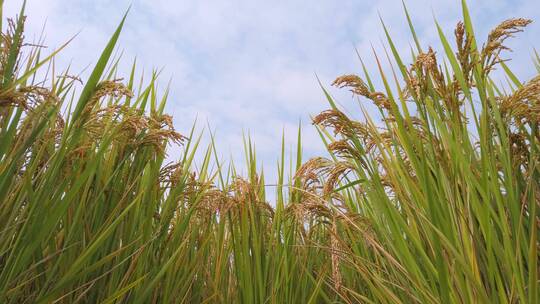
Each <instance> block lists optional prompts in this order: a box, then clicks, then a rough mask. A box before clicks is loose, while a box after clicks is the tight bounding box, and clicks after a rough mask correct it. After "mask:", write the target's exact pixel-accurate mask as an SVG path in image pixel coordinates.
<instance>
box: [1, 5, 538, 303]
mask: <svg viewBox="0 0 540 304" xmlns="http://www.w3.org/2000/svg"><path fill="white" fill-rule="evenodd" d="M405 13H406V16H407V20H409V26H410V29H411V33H412V35H413V38H414V47H415V49H414V50H412V63H411V64H405V63H404V59H403V57H402V55H403V54H399V53H398V50H397V49H396V47H395V46H394V44H393V42H392V40H391V38H390V35H389V34H388V31H387V30H386V28H385V32H386V33H387V45H388V47H389V52H388V53H387V54H386V55H387V58H388V61H389V64H390V66H391V69H392V74H391V75H386V74H385V73H384V72H383V68H382V67H381V63H380V62H379V58H378V57H377V54H375V55H374V60H375V61H376V62H377V64H378V66H379V67H380V68H379V71H378V76H377V77H380V81H374V80H373V77H374V75H373V74H370V73H369V72H368V71H367V69H365V68H364V71H363V76H362V78H361V77H359V76H357V75H345V76H342V77H339V78H337V79H336V81H335V82H334V84H333V85H335V86H337V87H341V88H343V87H346V88H348V89H350V90H351V91H352V92H353V94H355V95H356V96H358V101H359V102H360V103H364V102H366V101H367V102H371V103H373V104H375V105H376V107H377V108H378V109H379V113H378V114H377V113H368V112H367V111H365V112H364V119H363V120H361V121H357V120H353V119H351V118H349V117H348V116H347V115H346V114H345V113H344V112H343V111H342V110H340V109H339V108H338V107H337V106H336V103H335V102H334V101H333V99H332V98H331V97H330V95H329V94H328V92H327V91H326V90H325V89H323V91H324V94H326V96H327V97H328V101H329V104H330V109H329V110H327V111H324V112H322V113H320V114H319V115H317V116H315V117H314V119H313V122H314V125H315V127H316V128H317V129H318V130H319V132H320V134H321V139H322V140H323V142H324V143H325V145H326V146H327V148H328V151H329V157H328V158H323V157H319V158H315V159H311V160H308V161H307V162H304V161H303V160H302V155H301V144H300V143H301V137H300V135H301V134H300V132H299V134H298V152H297V155H295V158H296V159H295V160H294V161H292V162H291V164H290V165H288V166H286V161H285V155H284V154H285V153H284V152H283V151H284V150H282V155H281V161H280V163H279V166H278V167H279V169H278V172H277V176H278V184H277V187H275V189H277V190H276V196H275V197H276V201H275V202H272V203H269V202H268V200H267V198H266V194H265V191H268V189H274V188H268V187H266V186H265V182H264V175H263V174H262V173H261V172H260V171H258V170H257V167H256V163H257V161H256V156H255V151H254V149H253V148H252V144H251V142H250V141H249V140H246V142H245V151H246V161H247V168H248V172H249V174H248V176H245V177H240V176H238V175H237V174H236V172H235V170H234V167H233V166H226V165H224V164H222V163H220V161H219V157H218V154H217V152H216V148H215V147H214V144H213V141H212V143H211V144H210V146H209V147H207V148H206V149H201V148H200V147H199V145H200V141H199V140H200V137H198V136H195V135H194V131H193V130H192V131H191V132H188V133H189V134H185V135H187V136H183V135H180V134H179V133H177V132H176V131H175V130H174V128H173V126H172V119H171V117H170V116H168V115H166V114H164V113H163V110H164V105H165V102H166V99H167V93H166V92H165V94H163V96H159V92H157V90H156V77H157V75H153V77H152V78H151V79H150V80H149V81H146V82H144V81H143V80H141V81H140V82H139V81H137V80H136V79H137V78H136V74H137V72H136V65H135V64H134V65H133V70H132V71H131V73H130V75H129V77H127V79H126V80H125V81H124V80H122V79H120V78H117V73H119V71H118V69H117V66H118V60H117V59H115V58H112V53H113V50H114V47H115V44H116V42H117V39H118V36H119V34H120V31H121V28H122V26H123V23H124V21H122V23H121V24H120V26H119V27H118V29H117V30H116V32H115V33H114V35H113V36H112V38H111V40H110V42H109V43H108V45H107V46H106V48H105V50H104V51H103V53H102V55H101V57H100V59H99V61H98V62H97V64H96V66H95V68H94V70H93V72H92V73H91V75H90V77H89V78H88V79H87V80H86V81H85V83H84V86H82V88H81V89H79V87H80V86H81V85H80V84H81V83H82V81H81V80H80V79H79V78H78V77H74V76H71V75H70V73H69V71H66V72H63V73H60V74H56V71H55V69H54V64H53V58H54V57H55V56H57V55H58V52H59V51H57V52H54V53H52V54H50V55H48V56H47V57H44V55H43V52H44V49H43V48H42V47H41V46H40V45H39V44H26V43H25V41H24V35H23V33H24V20H25V18H24V17H23V16H24V12H23V11H21V14H20V15H19V16H18V17H17V18H16V19H14V20H11V19H9V20H8V22H7V24H3V31H2V36H1V41H0V64H1V66H0V75H1V79H0V80H1V87H0V299H1V300H0V301H1V302H3V303H76V302H83V303H332V302H334V303H335V302H340V303H341V302H342V303H538V302H539V301H540V291H539V288H538V287H539V275H540V274H539V267H538V257H539V256H538V252H539V249H540V248H539V246H540V245H539V244H540V243H539V241H538V232H539V229H540V216H539V215H540V210H539V209H540V183H539V180H540V166H539V161H540V158H539V156H540V151H539V148H540V145H539V143H540V133H539V123H540V75H539V76H536V77H534V78H533V79H531V80H528V81H525V82H522V81H520V80H519V79H518V77H517V76H516V75H514V74H513V73H512V72H511V71H510V69H509V68H508V66H507V65H506V64H505V62H504V60H503V59H502V58H503V57H504V51H505V50H506V49H507V48H506V47H505V45H504V42H505V40H506V39H507V38H509V37H511V36H512V35H513V34H515V33H517V32H519V31H521V30H522V28H523V27H525V26H526V25H527V24H528V23H530V21H529V20H525V19H511V20H507V21H504V22H503V23H501V24H500V25H499V26H497V27H496V28H495V29H494V30H493V31H491V33H490V34H489V36H488V38H487V40H486V41H485V42H483V43H482V42H479V41H478V40H477V37H475V35H474V32H473V26H472V23H471V21H470V18H469V14H468V11H467V7H466V5H465V3H463V22H460V23H458V24H457V26H456V29H455V32H454V34H455V39H448V38H447V37H445V35H444V33H443V31H442V29H440V28H439V26H438V25H436V26H437V29H438V32H439V35H440V40H441V42H442V45H443V47H444V49H443V50H442V51H441V52H440V53H439V55H440V56H437V55H436V53H435V52H434V51H433V50H432V48H427V49H426V48H423V47H422V46H421V44H420V42H419V41H418V40H417V38H416V37H417V36H416V34H415V31H414V27H413V25H412V23H411V22H410V18H409V14H408V12H407V11H406V9H405ZM0 20H1V16H0ZM383 26H384V24H383ZM451 40H455V46H452V43H451ZM501 56H503V57H501ZM534 63H535V64H536V68H537V69H538V73H540V58H539V57H538V56H536V58H535V59H534ZM496 69H497V71H500V72H502V74H503V76H504V77H505V78H506V79H507V85H505V86H504V87H501V86H500V85H496V84H495V81H494V80H493V79H492V77H491V74H492V72H493V71H494V70H496ZM379 82H380V83H382V84H383V85H382V88H380V89H376V88H375V87H374V83H379ZM380 118H382V122H380ZM171 144H175V145H180V146H181V147H182V151H183V152H182V154H181V155H174V156H173V157H174V158H175V159H178V161H177V162H175V163H167V162H166V159H167V158H166V154H165V152H166V150H167V149H168V148H169V147H170V145H171ZM196 154H200V155H202V157H201V159H202V163H201V165H199V166H194V164H193V159H194V157H195V155H196ZM286 167H288V169H286Z"/></svg>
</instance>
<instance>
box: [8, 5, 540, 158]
mask: <svg viewBox="0 0 540 304" xmlns="http://www.w3.org/2000/svg"><path fill="white" fill-rule="evenodd" d="M131 2H132V1H131V0H119V1H105V0H93V1H90V0H69V1H67V0H47V1H38V0H30V1H29V3H28V15H29V32H30V33H34V34H36V35H37V34H38V33H39V32H40V30H41V27H42V25H43V23H44V21H45V20H47V31H46V32H47V34H48V37H47V38H48V39H47V41H48V44H49V45H51V46H55V45H60V44H61V43H62V42H63V41H65V40H67V39H68V38H69V37H70V36H71V35H73V34H75V33H77V32H79V31H82V32H81V34H80V35H79V36H78V37H77V39H76V40H75V41H74V42H73V43H72V45H71V46H70V47H69V48H68V49H67V50H66V51H65V53H64V57H63V58H67V59H68V60H69V59H74V61H73V68H74V69H75V70H77V69H78V70H81V69H82V68H83V67H85V66H87V65H88V64H91V63H92V62H94V61H95V60H96V57H97V55H98V54H99V51H100V49H101V48H102V47H103V45H104V44H105V43H106V41H107V39H108V37H109V35H110V34H111V32H112V31H113V29H114V27H115V26H116V24H117V22H118V21H119V19H120V17H121V15H122V13H123V12H124V11H125V9H126V8H127V7H128V6H129V5H130V3H131ZM469 2H471V3H470V4H469V6H470V9H471V12H472V13H473V19H474V20H475V21H476V23H477V25H478V26H479V27H478V28H477V31H478V32H477V34H478V36H479V37H485V36H486V35H487V33H488V31H489V29H491V28H492V27H493V26H495V25H496V24H497V23H498V22H500V21H501V20H503V19H505V18H509V17H516V16H524V17H528V18H532V19H536V20H538V22H540V2H539V1H536V0H520V1H510V0H506V1H503V0H478V1H469ZM6 5H7V7H6V9H5V14H7V15H13V14H15V13H16V11H17V9H18V6H19V5H20V3H17V2H16V1H9V2H8V3H7V4H6ZM407 6H408V8H409V10H410V12H411V14H412V17H413V19H414V22H415V24H416V26H417V31H418V34H419V36H420V39H421V41H423V43H424V45H428V44H434V45H435V46H437V47H438V46H439V44H438V42H437V33H436V31H435V29H434V27H433V24H434V17H435V18H437V20H438V21H439V23H440V24H441V25H442V26H443V28H445V29H446V30H447V34H448V35H451V34H452V29H453V27H454V25H455V23H456V22H457V21H458V20H459V19H460V15H461V8H460V3H459V1H457V0H452V1H450V0H442V1H429V0H410V1H407ZM379 14H380V16H382V18H383V19H384V21H385V23H386V24H387V26H388V27H389V29H390V31H391V33H392V37H393V38H394V39H395V42H396V44H397V46H398V47H399V48H400V49H402V50H403V51H404V52H405V54H407V53H408V49H409V47H410V43H411V37H410V34H409V31H408V28H407V26H406V20H405V17H404V14H403V9H402V3H401V1H399V0H383V1H377V2H373V1H353V0H350V1H347V0H344V1H316V2H313V1H299V0H289V1H241V0H232V1H217V0H216V1H193V0H190V1H188V0H184V1H172V0H153V1H150V0H135V1H134V2H133V5H132V9H131V12H130V16H129V19H128V21H127V25H126V28H125V31H124V32H123V34H122V35H123V36H122V39H121V42H120V45H121V47H122V48H123V49H125V54H124V56H125V59H126V62H127V63H129V60H128V59H130V58H133V57H135V56H137V58H138V62H139V63H140V64H141V66H144V67H145V68H146V69H147V70H148V69H151V68H153V67H158V68H161V67H164V72H163V75H164V78H163V80H164V82H163V83H166V81H168V80H169V77H172V79H173V81H172V85H171V95H170V102H169V105H168V111H169V113H172V114H173V115H174V116H175V123H176V125H177V128H178V129H180V130H185V131H187V130H188V129H189V128H190V127H191V124H192V123H193V120H194V118H195V117H196V116H198V119H199V120H200V121H202V122H205V121H206V120H208V121H209V122H210V124H211V125H212V126H213V127H214V128H215V129H216V130H217V139H218V145H219V146H220V150H221V151H223V153H224V154H225V155H227V154H228V153H229V151H230V152H231V154H233V155H235V156H238V157H240V156H241V155H243V154H242V142H241V136H242V135H241V134H242V130H249V131H250V133H251V135H252V138H253V140H254V141H255V142H256V143H257V148H258V152H259V155H260V159H262V160H263V161H264V162H265V163H268V164H270V165H272V164H274V163H275V160H276V157H277V154H278V151H279V147H278V144H279V142H280V137H281V133H282V130H283V129H285V133H286V134H287V138H288V140H289V141H288V142H289V143H290V144H292V142H293V141H294V139H295V135H294V133H295V132H296V130H295V129H296V127H297V124H298V121H299V120H302V121H303V123H304V125H307V124H308V122H309V115H310V114H316V113H317V112H318V111H320V110H321V109H324V108H325V107H326V103H325V100H324V96H323V94H322V92H321V90H320V88H319V85H318V83H317V80H316V77H315V74H317V75H318V77H320V79H321V80H322V82H323V84H324V85H328V84H329V82H330V81H331V80H332V79H333V78H334V77H335V76H338V75H341V74H344V73H359V72H360V65H359V62H358V60H357V58H356V54H355V51H354V48H355V47H356V48H358V50H359V52H360V53H361V55H362V56H363V57H364V58H365V59H366V62H367V63H368V66H369V67H370V68H372V69H373V68H374V67H375V66H374V64H373V61H372V60H370V59H371V56H372V55H371V46H372V45H374V47H375V48H376V49H377V50H378V51H379V52H381V50H382V49H381V41H382V39H383V38H384V34H383V32H382V30H381V24H380V21H379ZM539 34H540V25H539V24H536V23H535V24H533V25H532V26H531V27H530V28H529V29H528V30H527V32H526V33H524V34H523V35H521V37H520V39H518V40H514V41H513V42H512V47H513V48H514V49H516V53H515V54H514V55H515V56H514V58H515V59H514V61H513V62H512V63H511V64H512V65H514V67H515V68H516V69H517V71H518V73H519V74H521V75H523V76H524V77H526V76H530V75H531V73H532V72H531V69H530V53H531V50H532V48H533V47H535V46H536V47H538V42H537V40H536V39H537V37H539V36H540V35H539ZM30 36H31V35H30ZM61 64H68V61H67V60H66V61H64V62H61ZM373 71H375V70H373ZM332 93H333V94H335V95H336V97H338V99H339V100H340V101H341V103H343V104H344V105H346V106H347V107H348V108H349V109H350V111H353V112H354V111H356V112H359V109H358V108H357V107H353V105H354V101H353V100H352V98H351V96H350V94H347V93H346V92H337V91H332ZM353 114H354V113H353ZM304 135H305V141H306V142H305V151H306V153H307V154H308V155H309V154H315V153H319V152H320V151H322V145H321V144H320V143H319V141H318V139H317V135H316V133H315V132H314V131H313V130H312V128H307V130H306V132H305V133H304Z"/></svg>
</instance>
